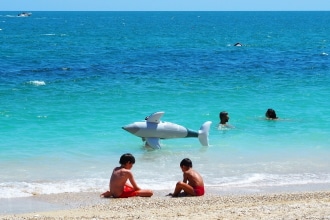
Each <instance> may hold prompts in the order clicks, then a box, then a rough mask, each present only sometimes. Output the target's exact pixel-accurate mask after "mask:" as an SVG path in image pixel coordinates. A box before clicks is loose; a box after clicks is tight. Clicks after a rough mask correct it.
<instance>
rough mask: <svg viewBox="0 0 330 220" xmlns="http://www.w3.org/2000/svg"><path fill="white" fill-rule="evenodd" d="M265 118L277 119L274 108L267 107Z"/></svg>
mask: <svg viewBox="0 0 330 220" xmlns="http://www.w3.org/2000/svg"><path fill="white" fill-rule="evenodd" d="M265 116H266V119H267V120H276V119H278V117H277V116H276V112H275V110H274V109H272V108H269V109H267V111H266V113H265Z"/></svg>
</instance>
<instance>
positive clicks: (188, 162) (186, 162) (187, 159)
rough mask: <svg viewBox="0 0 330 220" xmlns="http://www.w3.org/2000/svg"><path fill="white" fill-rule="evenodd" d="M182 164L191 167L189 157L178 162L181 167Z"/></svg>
mask: <svg viewBox="0 0 330 220" xmlns="http://www.w3.org/2000/svg"><path fill="white" fill-rule="evenodd" d="M182 166H186V167H192V162H191V160H190V159H189V158H184V159H183V160H182V161H181V163H180V167H182Z"/></svg>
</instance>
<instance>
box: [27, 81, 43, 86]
mask: <svg viewBox="0 0 330 220" xmlns="http://www.w3.org/2000/svg"><path fill="white" fill-rule="evenodd" d="M29 83H30V84H32V85H35V86H45V85H46V83H45V81H39V80H33V81H29Z"/></svg>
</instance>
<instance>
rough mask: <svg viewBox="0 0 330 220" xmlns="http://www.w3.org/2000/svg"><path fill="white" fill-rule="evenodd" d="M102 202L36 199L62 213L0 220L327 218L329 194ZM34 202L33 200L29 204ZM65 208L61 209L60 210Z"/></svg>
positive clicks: (93, 197)
mask: <svg viewBox="0 0 330 220" xmlns="http://www.w3.org/2000/svg"><path fill="white" fill-rule="evenodd" d="M164 195H165V194H163V192H158V193H157V192H156V193H155V195H154V196H153V197H151V198H140V197H135V198H128V199H113V198H110V199H104V198H100V197H99V194H98V193H64V194H54V195H37V196H35V198H34V199H35V201H38V202H39V203H48V204H53V205H57V207H58V208H59V207H62V209H61V210H53V211H47V212H42V211H38V212H34V211H33V212H30V213H25V214H6V215H0V219H8V220H9V219H15V220H16V219H48V220H49V219H119V218H120V219H204V220H205V219H208V220H209V219H330V192H329V191H322V192H299V193H276V194H271V193H267V194H263V195H260V194H253V195H214V194H207V195H205V196H202V197H179V198H172V197H168V196H164ZM32 203H33V202H32ZM63 207H64V208H63Z"/></svg>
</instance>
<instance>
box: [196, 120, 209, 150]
mask: <svg viewBox="0 0 330 220" xmlns="http://www.w3.org/2000/svg"><path fill="white" fill-rule="evenodd" d="M211 124H212V122H211V121H207V122H204V124H203V125H202V126H201V128H200V129H199V131H198V140H199V142H200V143H201V145H203V146H209V131H210V127H211Z"/></svg>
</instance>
